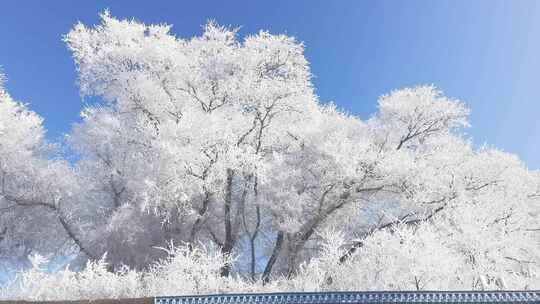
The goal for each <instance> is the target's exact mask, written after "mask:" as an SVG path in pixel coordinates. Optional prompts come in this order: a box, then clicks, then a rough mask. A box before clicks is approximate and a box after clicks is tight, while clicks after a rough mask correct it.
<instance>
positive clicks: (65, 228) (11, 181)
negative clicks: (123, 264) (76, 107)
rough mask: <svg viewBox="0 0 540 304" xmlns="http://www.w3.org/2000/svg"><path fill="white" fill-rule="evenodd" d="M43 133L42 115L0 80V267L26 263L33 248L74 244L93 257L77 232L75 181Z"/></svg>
mask: <svg viewBox="0 0 540 304" xmlns="http://www.w3.org/2000/svg"><path fill="white" fill-rule="evenodd" d="M0 79H2V80H3V79H4V77H3V76H1V77H0ZM44 133H45V131H44V129H43V126H42V119H41V118H40V117H39V116H38V115H37V114H36V113H34V112H32V111H30V110H28V108H27V106H26V105H25V104H23V103H20V102H16V101H14V100H13V99H12V98H11V97H10V95H9V94H8V93H7V91H6V90H5V89H4V86H3V83H1V82H0V260H2V263H1V264H2V265H13V264H16V265H18V263H21V262H22V263H24V262H25V261H27V260H26V257H27V256H28V255H29V254H30V253H32V252H33V251H35V250H39V251H40V252H42V253H44V254H57V253H58V252H65V251H66V250H67V251H68V252H69V251H70V250H69V249H70V248H75V249H76V251H80V252H82V253H83V254H87V255H88V256H90V257H92V258H94V256H93V255H92V254H91V253H90V252H89V251H88V250H89V249H88V248H87V247H86V244H85V243H84V240H83V236H82V234H81V232H82V231H81V230H80V229H81V225H80V221H79V220H80V217H81V214H75V213H76V212H77V210H78V208H77V205H78V204H77V203H76V200H75V199H74V195H75V193H76V192H77V191H78V186H77V185H78V183H77V182H76V179H75V176H74V174H73V171H72V170H71V168H70V166H69V165H68V163H67V162H66V161H63V160H62V159H60V158H58V157H57V153H56V152H55V150H56V148H55V147H54V146H52V145H50V144H48V143H47V142H46V141H45V140H44ZM4 270H5V269H4Z"/></svg>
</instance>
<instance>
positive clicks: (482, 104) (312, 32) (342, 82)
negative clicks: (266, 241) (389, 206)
mask: <svg viewBox="0 0 540 304" xmlns="http://www.w3.org/2000/svg"><path fill="white" fill-rule="evenodd" d="M105 8H109V9H110V10H111V12H112V14H113V15H114V16H117V17H122V18H132V17H133V18H135V19H138V20H141V21H144V22H148V23H161V22H165V23H169V24H173V25H174V27H173V32H174V33H175V34H177V35H178V36H182V37H190V36H193V35H197V34H199V33H200V32H201V25H202V24H204V23H205V21H206V20H207V19H215V20H217V21H218V22H219V23H221V24H225V25H234V26H242V29H241V31H240V34H241V35H244V34H248V33H253V32H255V31H258V30H259V29H268V30H270V31H271V32H274V33H283V32H284V33H287V34H289V35H292V36H295V37H297V38H298V39H299V40H301V41H304V42H305V44H306V47H307V49H306V56H307V58H308V60H309V61H310V62H311V66H312V71H313V73H314V74H315V76H316V78H315V79H314V82H315V86H316V89H317V94H318V95H319V96H320V97H321V100H323V101H334V102H335V103H337V104H338V105H339V106H340V107H342V108H344V109H346V110H347V111H349V112H351V113H354V114H357V115H359V116H360V117H362V118H367V117H369V115H370V114H371V113H373V112H374V111H375V109H376V99H377V97H378V96H379V95H381V94H383V93H386V92H389V91H390V90H392V89H396V88H400V87H403V86H411V85H416V84H435V85H436V86H438V87H440V88H441V89H442V90H443V91H445V93H446V94H447V95H449V96H452V97H456V98H459V99H462V100H463V101H465V102H467V104H468V105H469V107H470V108H471V109H472V117H471V122H472V128H470V129H469V130H468V134H469V135H471V136H473V137H474V142H475V144H477V145H481V144H483V143H488V144H489V145H492V146H496V147H498V148H501V149H503V150H505V151H509V152H513V153H517V154H518V155H520V157H521V158H522V159H524V160H525V161H526V162H527V163H528V165H529V167H531V168H540V141H539V136H538V135H539V133H540V119H539V114H540V104H539V102H540V90H539V89H538V87H539V84H538V80H539V79H540V78H539V77H538V73H540V35H539V34H540V1H519V0H515V1H478V0H477V1H472V0H470V1H442V0H441V1H428V0H426V1H265V2H264V3H263V1H200V0H199V1H190V2H189V3H188V1H114V2H113V1H23V0H17V1H15V0H2V1H1V2H0V65H2V66H3V69H4V71H5V72H6V73H7V75H8V77H9V80H8V83H7V86H8V89H9V91H10V92H11V94H12V95H13V96H14V97H15V98H17V99H19V100H21V101H24V102H29V103H30V107H31V108H32V109H33V110H35V111H36V112H38V113H39V114H40V115H42V116H43V117H44V118H45V126H46V128H47V129H48V137H49V138H50V139H51V140H55V139H58V138H59V137H60V136H61V135H62V134H63V133H66V132H69V130H70V128H71V124H72V123H73V122H75V121H77V120H78V119H79V118H78V113H79V111H80V109H81V106H82V102H81V99H80V97H79V94H78V89H77V87H76V85H75V80H76V73H75V69H74V65H73V62H72V60H71V57H70V54H69V52H68V51H67V49H66V48H65V46H64V44H63V43H62V41H61V36H62V35H63V34H65V33H66V32H68V31H69V29H70V28H71V26H72V25H73V24H74V23H75V22H76V21H78V20H80V21H82V22H84V23H85V24H96V23H97V22H98V13H99V12H100V11H102V10H103V9H105Z"/></svg>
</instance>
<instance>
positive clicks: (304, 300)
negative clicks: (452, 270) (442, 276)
mask: <svg viewBox="0 0 540 304" xmlns="http://www.w3.org/2000/svg"><path fill="white" fill-rule="evenodd" d="M154 303H155V304H360V303H508V304H510V303H537V304H540V290H530V291H526V290H525V291H368V292H279V293H245V294H238V293H237V294H211V295H198V296H176V297H156V298H155V301H154Z"/></svg>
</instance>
